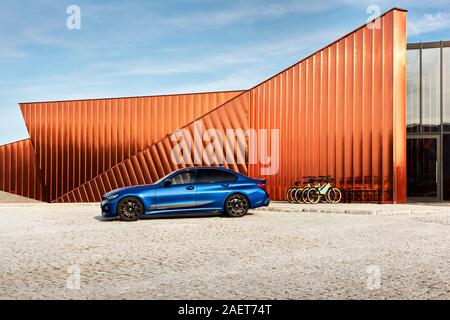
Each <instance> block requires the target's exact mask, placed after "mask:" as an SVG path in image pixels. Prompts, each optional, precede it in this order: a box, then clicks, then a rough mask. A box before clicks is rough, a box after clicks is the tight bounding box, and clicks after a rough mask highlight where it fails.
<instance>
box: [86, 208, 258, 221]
mask: <svg viewBox="0 0 450 320" xmlns="http://www.w3.org/2000/svg"><path fill="white" fill-rule="evenodd" d="M254 214H255V213H254V212H252V211H249V212H247V214H246V216H252V215H254ZM192 218H226V219H230V218H229V217H227V216H225V215H224V214H222V213H217V212H210V213H209V212H202V213H162V214H151V215H146V216H144V217H141V218H140V219H139V220H166V219H192ZM94 219H96V220H98V221H100V222H113V221H121V220H120V219H119V218H118V217H114V218H105V217H103V216H101V215H99V216H96V217H95V218H94Z"/></svg>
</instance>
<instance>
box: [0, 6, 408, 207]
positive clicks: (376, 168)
mask: <svg viewBox="0 0 450 320" xmlns="http://www.w3.org/2000/svg"><path fill="white" fill-rule="evenodd" d="M377 26H379V28H369V27H368V26H367V25H364V26H362V27H360V28H358V29H357V30H355V31H354V32H352V33H350V34H348V35H346V36H345V37H343V38H341V39H339V40H337V41H336V42H334V43H332V44H330V45H329V46H327V47H325V48H324V49H322V50H320V51H318V52H316V53H314V54H313V55H311V56H309V57H307V58H306V59H304V60H302V61H300V62H299V63H297V64H295V65H294V66H292V67H290V68H288V69H286V70H284V71H282V72H281V73H279V74H277V75H276V76H274V77H272V78H270V79H269V80H267V81H264V82H263V83H261V84H259V85H257V86H255V87H254V88H252V89H250V90H247V91H231V92H219V93H204V94H186V95H172V96H158V97H137V98H119V99H97V100H80V101H63V102H44V103H23V104H21V105H20V107H21V110H22V114H23V117H24V119H25V122H26V125H27V128H28V131H29V135H30V140H29V141H30V142H29V146H30V150H32V151H33V152H34V157H30V158H29V160H30V165H31V164H32V165H34V166H35V167H36V170H37V175H38V176H39V179H40V180H39V179H38V180H39V181H40V185H41V187H42V188H41V194H42V196H41V197H40V200H44V201H50V202H93V201H99V200H100V198H101V195H102V194H103V193H105V192H107V191H110V190H112V189H115V188H117V187H123V186H129V185H137V184H146V183H152V182H155V181H156V180H158V179H160V178H161V177H163V176H164V175H166V174H167V173H169V172H171V171H173V170H176V169H179V168H183V167H186V166H193V165H200V164H201V165H221V164H222V163H221V161H219V160H218V159H212V160H211V159H205V158H204V156H203V154H202V150H203V149H204V148H206V147H207V142H205V141H202V142H201V143H200V144H201V145H199V144H198V143H197V144H195V145H194V148H193V149H192V150H190V154H189V156H188V157H187V158H183V159H184V162H181V163H175V162H174V160H173V158H172V153H173V150H174V147H176V145H178V144H179V143H180V141H181V142H183V141H189V140H195V135H196V133H195V126H196V123H198V121H201V123H202V126H204V128H205V130H208V129H216V131H218V132H219V136H220V138H216V140H217V139H218V140H221V141H220V145H221V146H222V148H223V153H224V154H225V155H227V158H231V159H233V161H234V162H233V161H232V162H226V163H224V165H225V166H227V167H229V168H231V169H233V170H236V171H238V172H241V173H244V174H248V175H250V176H253V177H262V178H266V179H267V185H268V188H269V191H270V193H271V198H272V199H273V200H284V194H285V191H286V190H287V189H288V188H289V187H290V186H292V184H293V183H294V181H296V180H299V179H301V177H302V176H306V175H316V176H317V175H331V176H333V177H334V178H335V179H336V184H337V185H338V186H339V187H341V188H351V189H361V190H372V189H377V190H381V191H382V196H383V198H382V201H383V202H388V203H404V202H406V101H405V100H406V11H405V10H401V9H392V10H390V11H388V12H387V13H385V14H383V15H382V16H381V17H380V18H379V23H377ZM178 129H184V130H178ZM227 129H233V130H243V131H245V132H247V130H249V129H250V130H256V131H259V130H262V129H266V131H267V132H271V130H272V131H274V130H275V131H277V132H279V141H278V140H277V141H274V140H270V138H269V146H268V149H269V150H272V148H271V147H272V145H274V146H275V145H278V146H277V147H278V148H275V149H277V150H279V156H278V158H279V159H278V160H279V164H278V170H277V171H276V172H273V173H272V174H270V175H266V176H265V175H264V174H262V172H264V171H263V170H262V169H263V168H264V167H265V165H262V164H260V162H258V163H253V162H252V161H251V159H249V155H248V154H249V151H250V150H258V149H259V148H260V146H259V145H254V144H255V142H254V141H253V140H251V139H250V140H249V139H245V140H243V142H242V141H241V143H240V144H241V145H240V146H237V145H236V144H235V143H234V142H233V141H231V140H230V139H229V138H228V137H227V135H226V131H227ZM176 132H181V133H182V135H183V137H182V139H181V140H179V141H178V140H174V139H173V136H174V133H176ZM247 138H248V137H247ZM238 144H239V143H238ZM2 148H3V147H2ZM1 150H2V149H1ZM243 150H244V151H243ZM272 156H273V155H272ZM194 158H197V159H200V162H195V161H190V160H192V159H194ZM272 158H273V157H272ZM186 159H188V160H186ZM189 159H190V160H189ZM2 161H3V160H2ZM0 169H1V170H7V168H6V167H5V166H2V167H1V168H0ZM5 174H6V173H5V171H3V172H2V177H3V176H5ZM17 174H18V173H16V172H14V173H11V174H10V176H8V177H9V178H7V179H5V181H6V180H7V181H10V180H11V181H12V180H14V182H13V183H12V182H8V183H6V184H2V185H1V187H2V190H4V191H8V192H12V193H18V192H19V191H18V190H19V189H17V188H16V187H12V185H15V186H17V185H19V184H21V183H25V184H26V183H28V182H27V181H30V182H31V180H27V181H23V179H22V178H19V176H18V175H17ZM20 179H22V180H20ZM19 181H21V182H20V183H19ZM21 188H22V187H21ZM23 188H24V189H27V190H28V186H26V187H23ZM20 192H22V193H23V191H22V189H20ZM27 192H28V191H27ZM29 194H31V193H29V192H28V193H26V194H25V196H28V195H29ZM44 195H45V196H44ZM35 198H36V197H35Z"/></svg>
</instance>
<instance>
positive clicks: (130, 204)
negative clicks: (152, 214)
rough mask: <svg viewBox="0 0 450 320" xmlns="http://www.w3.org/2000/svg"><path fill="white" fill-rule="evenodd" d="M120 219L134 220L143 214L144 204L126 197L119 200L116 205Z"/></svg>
mask: <svg viewBox="0 0 450 320" xmlns="http://www.w3.org/2000/svg"><path fill="white" fill-rule="evenodd" d="M117 211H118V212H119V216H120V219H121V220H123V221H136V220H138V219H139V218H140V217H141V216H142V215H143V214H144V206H143V204H142V202H141V200H139V199H137V198H134V197H127V198H123V199H122V200H120V202H119V204H118V205H117Z"/></svg>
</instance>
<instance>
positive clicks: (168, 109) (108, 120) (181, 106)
mask: <svg viewBox="0 0 450 320" xmlns="http://www.w3.org/2000/svg"><path fill="white" fill-rule="evenodd" d="M240 93H241V92H239V91H237V92H234V91H232V92H216V93H201V94H183V95H169V96H152V97H133V98H118V99H94V100H80V101H60V102H38V103H22V104H20V108H21V111H22V114H23V117H24V119H25V123H26V126H27V128H28V132H29V135H30V138H31V140H32V141H33V143H34V148H35V151H36V162H37V164H38V167H39V169H40V171H41V173H42V177H43V183H44V186H45V189H46V190H47V192H48V196H49V199H50V201H54V200H56V199H58V198H59V197H61V196H63V195H64V194H66V193H68V192H69V191H71V190H73V189H75V188H77V187H79V186H80V185H82V184H83V183H85V182H87V181H89V180H91V179H93V178H95V177H96V176H98V175H99V174H101V173H103V172H104V171H106V170H107V169H109V168H111V167H112V166H114V165H116V164H118V163H120V162H122V161H124V160H125V159H129V158H130V157H131V156H132V155H134V154H136V153H138V152H139V151H142V150H143V149H145V148H147V147H148V146H149V145H151V144H153V143H155V142H156V141H158V140H159V139H161V138H162V137H164V136H165V135H168V134H170V133H172V132H173V131H174V130H175V129H177V128H180V127H182V126H185V125H186V124H187V123H189V122H191V121H192V120H194V119H196V118H198V117H200V116H201V115H203V114H205V113H207V112H209V111H210V110H212V109H214V108H215V107H217V106H220V105H221V104H223V103H224V102H225V101H228V100H230V99H232V98H233V97H235V96H237V95H238V94H240Z"/></svg>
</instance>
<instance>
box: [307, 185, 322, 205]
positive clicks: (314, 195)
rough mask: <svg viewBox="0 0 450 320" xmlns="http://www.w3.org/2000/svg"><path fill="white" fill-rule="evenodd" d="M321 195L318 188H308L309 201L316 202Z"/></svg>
mask: <svg viewBox="0 0 450 320" xmlns="http://www.w3.org/2000/svg"><path fill="white" fill-rule="evenodd" d="M320 198H321V195H320V192H319V190H317V189H315V188H311V189H309V190H308V201H309V202H310V203H313V204H316V203H318V202H319V201H320Z"/></svg>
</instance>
